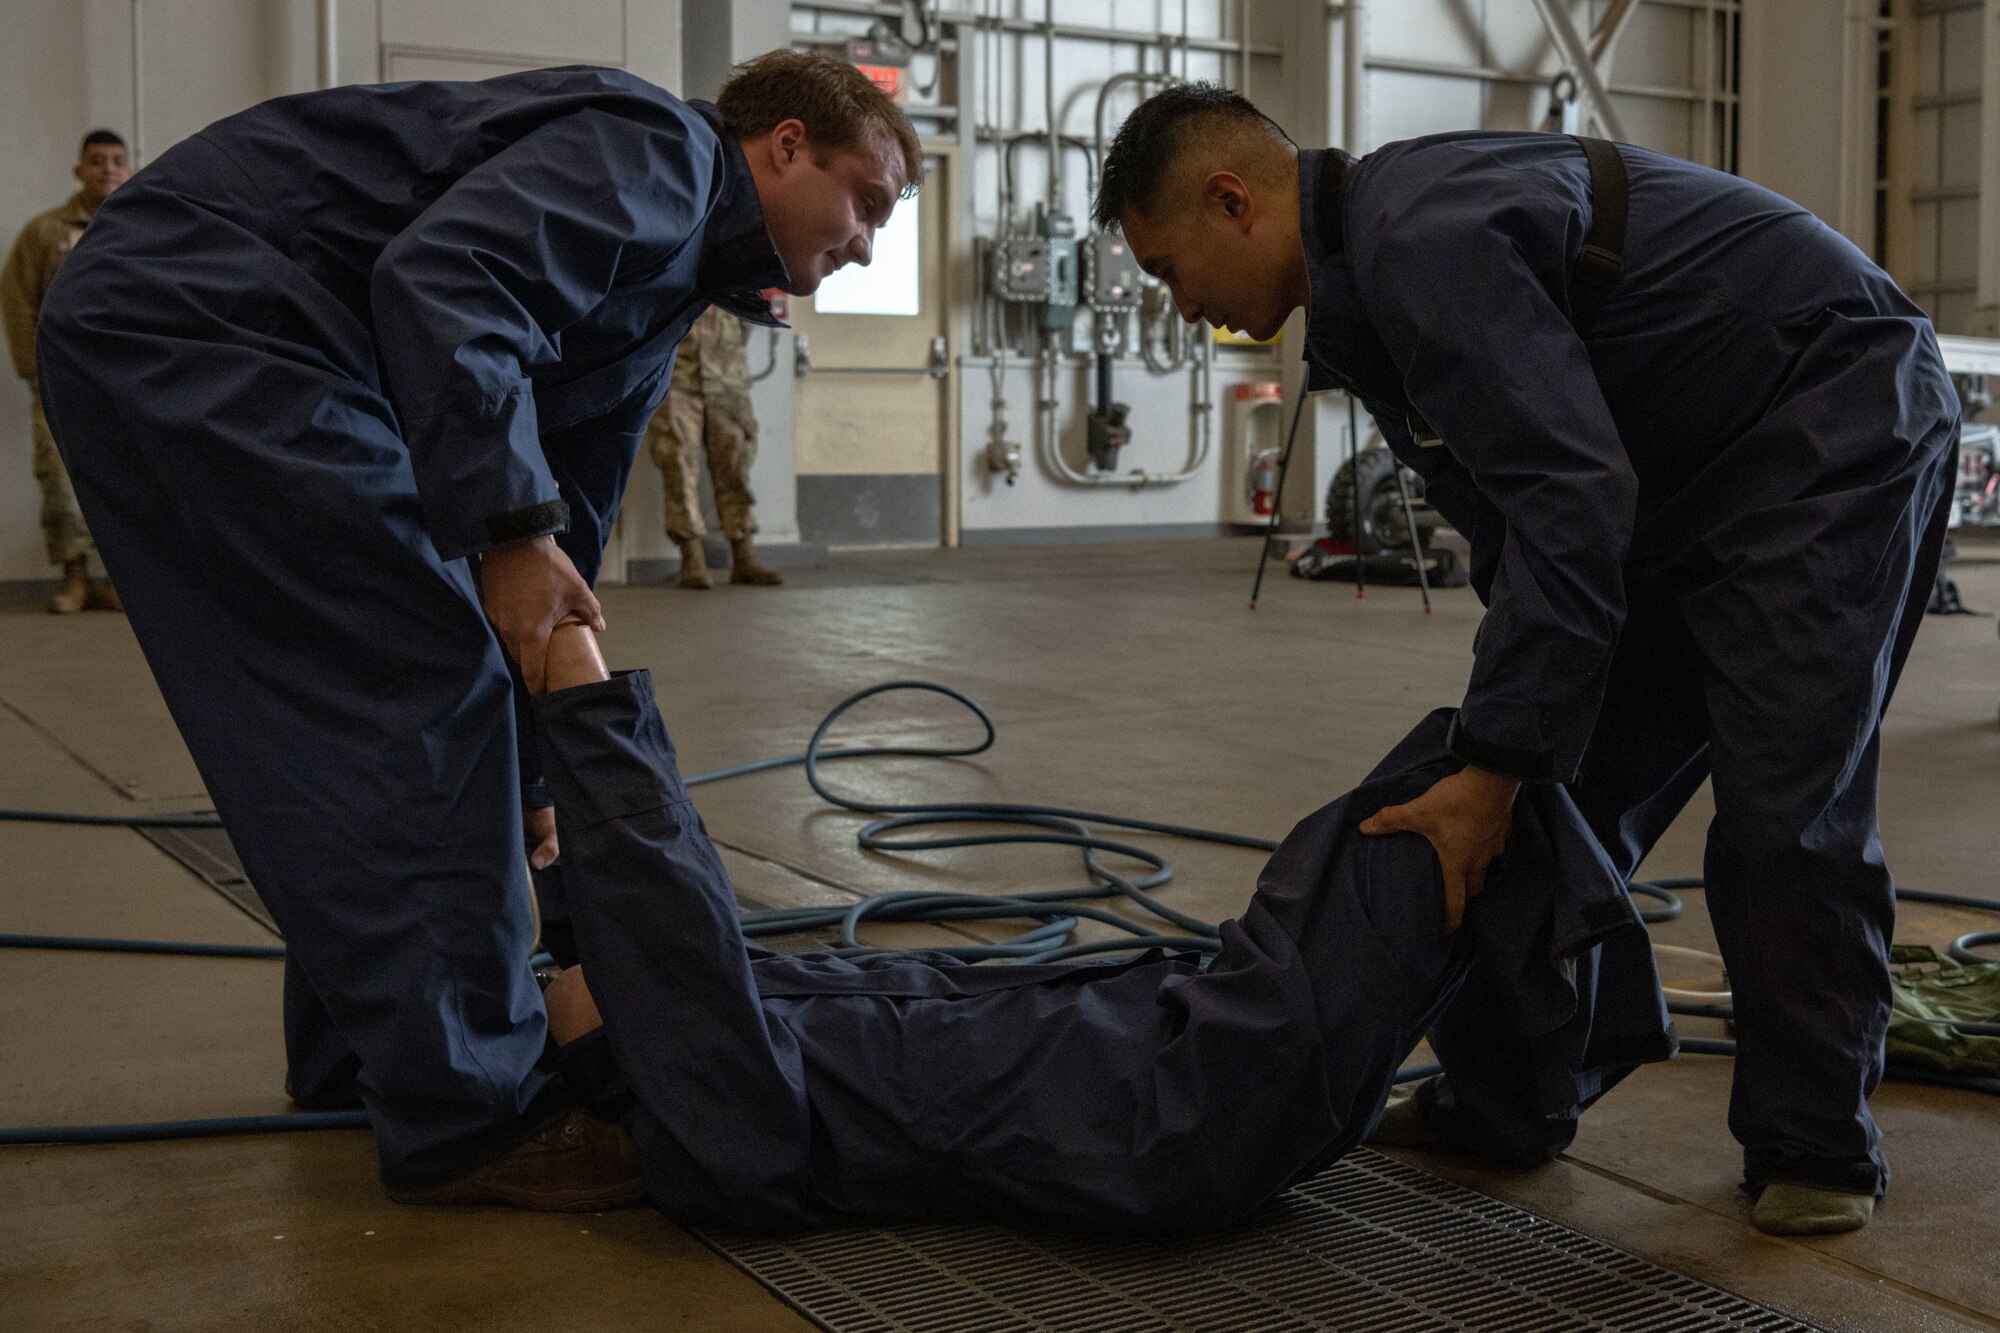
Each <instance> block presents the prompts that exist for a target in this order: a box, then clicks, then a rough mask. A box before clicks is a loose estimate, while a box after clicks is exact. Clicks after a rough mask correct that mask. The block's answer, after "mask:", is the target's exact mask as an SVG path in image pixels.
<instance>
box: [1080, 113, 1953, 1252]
mask: <svg viewBox="0 0 2000 1333" xmlns="http://www.w3.org/2000/svg"><path fill="white" fill-rule="evenodd" d="M1097 220H1098V221H1099V223H1100V224H1104V225H1112V224H1117V225H1120V226H1122V228H1123V230H1124V233H1125V236H1126V238H1127V239H1128V241H1129V242H1130V243H1131V246H1132V251H1133V254H1134V256H1135V257H1136V258H1137V259H1138V260H1139V261H1140V263H1141V265H1142V266H1143V267H1144V268H1145V269H1146V270H1147V271H1149V272H1151V273H1152V274H1154V275H1155V276H1157V277H1159V278H1161V279H1162V280H1164V281H1165V282H1166V284H1167V285H1168V287H1169V288H1170V289H1171V290H1172V292H1173V295H1174V297H1175V300H1176V301H1177V302H1178V303H1179V307H1180V311H1181V314H1182V316H1183V317H1184V318H1186V319H1188V320H1202V319H1205V320H1207V321H1208V322H1210V323H1212V324H1215V325H1218V326H1228V327H1232V328H1236V329H1239V330H1241V331H1243V332H1245V333H1248V334H1250V335H1252V336H1254V337H1258V338H1267V337H1270V336H1272V335H1273V334H1275V333H1276V332H1277V331H1278V329H1279V328H1280V327H1281V326H1282V325H1283V324H1284V322H1285V320H1286V319H1287V318H1288V317H1289V316H1290V314H1291V312H1292V311H1293V310H1295V309H1299V308H1301V307H1303V308H1304V309H1305V311H1306V329H1305V349H1304V350H1305V356H1306V359H1307V361H1308V363H1309V365H1308V370H1307V386H1308V388H1309V389H1327V388H1336V387H1337V388H1340V389H1342V390H1344V391H1346V392H1348V393H1351V394H1354V395H1355V396H1357V397H1358V398H1359V399H1360V400H1361V402H1362V404H1363V405H1364V406H1366V408H1367V409H1368V411H1369V413H1370V414H1371V415H1372V416H1373V417H1374V419H1375V421H1376V424H1377V425H1378V426H1379V427H1380V428H1381V431H1382V434H1383V436H1384V438H1385V439H1386V440H1387V442H1388V445H1389V447H1390V448H1391V449H1392V450H1394V451H1395V454H1396V456H1397V457H1398V458H1399V459H1400V460H1402V462H1404V463H1405V464H1407V465H1408V466H1410V467H1411V468H1413V469H1415V471H1416V472H1417V473H1418V474H1419V475H1420V476H1422V478H1423V480H1424V484H1425V493H1426V495H1427V496H1428V498H1429V500H1430V502H1431V503H1432V504H1433V505H1434V506H1435V507H1436V508H1437V509H1438V510H1439V511H1440V512H1441V513H1442V514H1443V515H1444V517H1445V518H1446V519H1448V520H1449V521H1450V522H1451V523H1452V525H1453V526H1454V527H1456V528H1457V529H1458V531H1459V532H1460V533H1462V534H1463V535H1464V536H1465V537H1466V538H1467V539H1468V540H1469V541H1470V543H1471V546H1472V566H1473V583H1474V586H1475V587H1476V589H1477V590H1478V592H1479V595H1480V597H1481V598H1482V600H1483V601H1484V602H1485V603H1486V605H1487V608H1488V610H1487V614H1486V618H1485V620H1484V622H1483V623H1482V624H1481V626H1480V630H1479V636H1478V640H1477V644H1476V647H1475V650H1474V655H1473V664H1472V675H1471V681H1470V683H1469V685H1468V687H1467V689H1466V693H1465V698H1464V701H1463V704H1462V706H1461V708H1460V709H1459V711H1458V714H1457V717H1456V720H1455V721H1454V723H1453V726H1452V734H1451V750H1452V752H1453V753H1454V754H1455V755H1456V756H1457V758H1458V760H1459V761H1460V766H1459V767H1458V769H1457V770H1456V771H1454V772H1452V773H1450V774H1448V775H1446V776H1444V777H1442V778H1440V779H1439V780H1438V781H1437V783H1436V784H1435V785H1434V786H1432V787H1431V788H1430V789H1429V790H1428V791H1426V792H1425V793H1423V794H1421V795H1420V796H1418V797H1417V798H1416V799H1415V800H1413V801H1409V802H1406V803H1402V804H1399V805H1397V806H1395V807H1393V808H1389V809H1385V810H1382V811H1380V812H1379V813H1377V814H1376V815H1375V817H1374V819H1373V821H1372V822H1371V823H1370V824H1369V825H1367V826H1366V827H1367V829H1368V831H1371V832H1388V831H1392V830H1411V831H1415V832H1419V833H1422V834H1424V835H1425V836H1427V837H1428V838H1429V839H1430V840H1431V842H1432V843H1433V844H1434V846H1435V847H1436V850H1437V853H1438V857H1439V860H1440V862H1441V864H1442V868H1443V872H1444V882H1445V887H1446V891H1447V894H1448V895H1449V897H1450V900H1451V907H1450V909H1449V911H1448V918H1449V919H1450V920H1451V921H1453V922H1456V920H1457V919H1458V916H1459V913H1460V911H1461V910H1462V906H1463V903H1464V900H1465V898H1466V897H1467V896H1469V895H1471V894H1476V893H1478V892H1479V891H1480V889H1481V887H1482V884H1483V882H1484V879H1485V876H1486V874H1487V867H1488V866H1489V864H1491V863H1492V862H1493V860H1494V858H1495V857H1496V856H1497V855H1498V854H1499V853H1500V852H1501V850H1502V848H1503V847H1504V846H1505V844H1506V841H1507V833H1508V827H1509V825H1508V818H1509V814H1508V812H1509V810H1510V808H1511V807H1512V806H1513V804H1514V802H1515V801H1516V799H1517V798H1518V796H1519V794H1520V793H1521V792H1522V790H1523V784H1527V786H1528V787H1529V788H1530V789H1532V788H1533V787H1534V786H1535V785H1537V784H1551V783H1554V784H1564V785H1566V786H1568V788H1569V789H1570V791H1571V793H1572V794H1573V795H1574V797H1575V799H1576V801H1577V803H1578V805H1579V807H1580V808H1581V810H1582V811H1583V813H1584V815H1585V817H1586V818H1588V820H1589V821H1590V823H1591V825H1592V827H1593V828H1594V829H1595V830H1596V832H1597V836H1598V838H1599V839H1600V841H1601V842H1602V843H1603V846H1604V848H1605V850H1606V851H1607V852H1608V853H1609V855H1610V856H1611V857H1612V859H1613V861H1614V863H1615V864H1616V865H1617V867H1618V870H1619V872H1620V873H1621V874H1624V875H1627V876H1629V875H1630V874H1631V873H1632V871H1633V870H1634V869H1635V868H1636V867H1637V866H1638V864H1639V862H1640V860H1641V859H1642V858H1643V857H1644V856H1645V854H1646V852H1647V851H1648V850H1649V849H1650V848H1651V847H1652V845H1653V843H1654V842H1655V841H1656V840H1657V839H1658V837H1659V836H1660V834H1661V833H1662V832H1663V831H1664V830H1665V829H1666V827H1667V825H1668V824H1669V823H1670V822H1671V821H1672V820H1673V818H1674V817H1675V816H1676V815H1677V814H1678V813H1679V812H1680V811H1681V809H1682V808H1683V807H1684V806H1685V805H1686V803H1687V802H1688V800H1689V798H1690V797H1691V796H1692V795H1693V794H1694V793H1695V791H1696V790H1697V789H1698V788H1699V787H1700V785H1701V783H1702V781H1703V780H1704V779H1705V778H1706V779H1709V780H1711V781H1712V782H1713V784H1714V793H1715V807H1716V813H1715V819H1714V822H1713V824H1712V825H1711V826H1710V829H1709V835H1708V850H1707V856H1706V862H1705V866H1704V876H1705V880H1706V883H1707V887H1708V907H1709V914H1710V917H1711V919H1712V921H1713V922H1714V926H1715V932H1716V937H1717V939H1718V940H1719V942H1720V945H1721V950H1722V956H1723V959H1724V961H1725V962H1726V963H1727V965H1728V969H1729V977H1730V982H1731V984H1732V987H1733V989H1734V993H1735V1010H1736V1038H1737V1047H1738V1057H1737V1062H1736V1069H1735V1085H1734V1089H1733V1093H1732V1097H1731V1102H1730V1110H1729V1124H1730V1128H1731V1130H1732V1131H1733V1132H1734V1133H1735V1135H1736V1138H1737V1139H1738V1140H1739V1141H1740V1142H1741V1144H1742V1145H1743V1151H1744V1164H1745V1170H1744V1179H1745V1186H1746V1188H1747V1189H1748V1190H1750V1191H1751V1192H1752V1193H1753V1194H1755V1195H1757V1196H1758V1197H1757V1201H1756V1204H1755V1207H1754V1209H1753V1217H1754V1219H1755V1220H1756V1222H1757V1223H1758V1225H1759V1226H1761V1227H1763V1228H1764V1229H1765V1230H1767V1231H1778V1232H1819V1231H1839V1230H1850V1229H1852V1228H1854V1227H1858V1226H1861V1225H1863V1224H1865V1223H1866V1221H1867V1220H1868V1218H1869V1216H1870V1215H1871V1214H1872V1211H1873V1208H1874V1201H1875V1199H1876V1198H1877V1197H1879V1196H1880V1194H1881V1192H1882V1190H1883V1187H1884V1185H1885V1184H1886V1182H1887V1179H1888V1165H1887V1162H1886V1161H1885V1159H1884V1157H1883V1155H1882V1152H1881V1148H1880V1138H1881V1135H1880V1132H1879V1131H1878V1130H1877V1128H1876V1126H1875V1123H1874V1120H1873V1119H1872V1117H1871V1116H1870V1114H1869V1110H1868V1096H1869V1094H1870V1093H1871V1092H1872V1091H1873V1090H1874V1088H1875V1085H1876V1083H1877V1082H1878V1081H1879V1080H1880V1078H1881V1075H1882V1064H1883V1038H1884V1033H1885V1031H1886V1028H1887V1023H1888V1017H1889V971H1888V941H1889V937H1890V934H1891V930H1892V927H1893V924H1894V917H1895V904H1894V898H1893V893H1892V885H1891V882H1890V877H1889V872H1888V870H1887V869H1886V867H1885V866H1884V864H1883V857H1882V847H1881V840H1880V836H1879V833H1878V829H1877V825H1876V815H1875V795H1876V779H1877V767H1878V760H1879V757H1880V743H1881V741H1880V731H1879V726H1880V721H1881V717H1882V712H1883V709H1884V707H1885V706H1886V705H1887V703H1888V699H1889V696H1890V692H1891V691H1892V689H1893V688H1894V685H1895V682H1896V676H1897V674H1898V672H1899V671H1900V669H1901V667H1902V665H1903V662H1904V659H1905V657H1906V655H1907V653H1908V651H1909V647H1910V642H1911V639H1912V638H1913V637H1914V636H1915V634H1916V632H1917V628H1918V624H1919V622H1920V620H1921V618H1922V613H1923V607H1924V601H1925V597H1926V594H1927V591H1928V589H1929V587H1930V583H1931V579H1932V576H1933V572H1934V570H1935V568H1936V565H1937V562H1938V558H1939V552H1940V549H1941V546H1942V542H1943V534H1944V525H1945V518H1946V505H1947V503H1948V500H1949V494H1950V484H1951V478H1952V475H1953V469H1954V466H1955V452H1956V438H1957V424H1958V401H1957V397H1956V394H1955V393H1954V391H1953V388H1952V385H1951V382H1950V380H1949V378H1948V376H1947V375H1946V373H1945V371H1944V367H1943V364H1942V361H1941V359H1940V356H1939V352H1938V348H1937V343H1936V339H1935V338H1934V336H1933V333H1932V330H1931V325H1930V321H1929V320H1927V319H1926V318H1925V317H1924V315H1923V312H1922V311H1920V310H1919V309H1918V308H1917V307H1916V306H1915V305H1914V304H1912V303H1911V302H1910V301H1909V300H1908V299H1907V298H1906V297H1905V296H1904V295H1903V294H1902V293H1901V292H1900V291H1898V290H1897V288H1896V285H1895V284H1894V283H1893V282H1892V281H1890V279H1889V277H1888V276H1887V275H1886V274H1884V273H1883V272H1882V271H1881V270H1880V269H1879V268H1877V267H1876V266H1875V265H1874V264H1872V263H1870V262H1869V260H1868V259H1867V257H1866V256H1864V255H1862V254H1861V253H1860V252H1859V251H1858V250H1856V249H1855V248H1854V247H1853V246H1852V245H1850V244H1849V243H1848V242H1847V241H1845V240H1844V239H1842V238H1841V237H1840V236H1839V235H1837V234H1836V233H1835V232H1833V231H1832V230H1831V229H1829V228H1828V227H1826V226H1825V225H1823V224H1822V223H1820V222H1819V221H1818V220H1817V219H1815V218H1814V217H1813V216H1812V215H1811V214H1809V213H1807V212H1806V211H1805V210H1804V209H1801V208H1799V207H1798V206H1796V205H1794V204H1791V203H1789V202H1787V201H1786V200H1784V199H1782V198H1779V197H1778V196H1777V195H1775V194H1772V193H1771V192H1770V191H1768V190H1764V189H1761V188H1759V187H1757V186H1755V185H1752V184H1750V183H1749V182H1747V181H1743V180H1740V179H1737V178H1736V177H1733V176H1728V175H1724V174H1722V173H1720V172H1716V171H1711V170H1708V169H1706V168H1703V167H1698V166H1695V165H1693V164H1691V163H1688V162H1684V161H1680V160H1678V159H1676V158H1672V157H1668V156H1666V155H1664V154H1661V153H1656V152H1650V151H1647V150H1645V149H1642V148H1634V147H1631V146H1629V145H1615V146H1614V145H1609V144H1604V143H1602V142H1601V141H1595V142H1590V143H1580V142H1579V141H1578V140H1576V139H1572V138H1569V137H1566V136H1559V135H1545V134H1512V133H1456V134H1440V135H1434V136H1431V137H1429V138H1425V139H1417V140H1413V141H1410V142H1405V143H1392V144H1388V145H1385V146H1384V147H1382V148H1380V149H1378V150H1377V151H1375V152H1373V153H1371V154H1369V155H1368V156H1367V157H1366V158H1363V159H1361V160H1360V162H1359V163H1355V162H1353V160H1352V159H1349V158H1347V157H1346V156H1345V155H1344V154H1341V153H1338V152H1319V151H1301V150H1299V149H1298V148H1297V147H1296V146H1294V145H1293V144H1292V143H1291V141H1290V140H1289V139H1287V138H1286V136H1285V135H1284V134H1283V132H1282V131H1280V130H1279V129H1278V128H1277V126H1276V125H1274V124H1272V123H1271V122H1270V121H1269V120H1267V119H1265V118H1264V117H1263V116H1262V115H1260V114H1259V113H1258V112H1257V110H1256V108H1255V107H1253V106H1252V105H1251V104H1250V103H1249V102H1248V101H1246V100H1245V99H1243V98H1242V97H1241V96H1239V95H1237V94H1235V93H1232V92H1228V91H1225V90H1222V89H1218V88H1214V87H1212V86H1208V85H1190V86H1183V87H1179V88H1174V89H1169V90H1167V91H1164V92H1161V93H1160V94H1158V95H1157V96H1155V97H1153V98H1151V99H1149V100H1148V101H1147V102H1146V103H1144V104H1143V105H1142V106H1141V107H1140V108H1139V109H1138V110H1137V111H1136V112H1135V113H1134V114H1133V116H1132V117H1131V119H1130V120H1128V121H1127V122H1126V124H1125V125H1124V126H1123V127H1122V128H1121V130H1120V131H1119V134H1118V136H1117V141H1116V142H1115V143H1114V144H1113V146H1112V148H1111V150H1110V152H1109V155H1108V158H1107V161H1106V162H1105V164H1104V168H1103V186H1102V190H1101V192H1100V194H1099V198H1098V205H1097ZM1620 233H1622V234H1620ZM1611 961H1612V960H1610V959H1607V960H1606V965H1607V966H1608V965H1610V963H1611ZM1492 989H1493V988H1492V986H1491V985H1490V984H1489V983H1488V982H1487V981H1485V980H1483V979H1481V978H1480V977H1478V976H1475V977H1474V979H1473V980H1472V981H1471V982H1469V983H1468V984H1467V986H1466V987H1465V988H1464V989H1462V990H1461V991H1460V992H1459V994H1458V998H1457V1000H1456V1001H1455V1002H1454V1004H1453V1005H1452V1006H1451V1008H1450V1009H1448V1010H1447V1011H1446V1012H1445V1013H1444V1014H1443V1016H1442V1017H1441V1018H1440V1019H1439V1021H1438V1022H1437V1023H1436V1024H1435V1025H1434V1026H1433V1028H1432V1030H1431V1037H1432V1040H1433V1042H1434V1044H1435V1046H1436V1048H1437V1051H1438V1054H1439V1057H1440V1059H1441V1061H1442V1063H1443V1065H1444V1069H1445V1072H1444V1074H1443V1076H1442V1077H1441V1078H1440V1079H1438V1080H1436V1081H1434V1082H1432V1083H1429V1084H1426V1085H1424V1086H1423V1087H1421V1088H1420V1089H1419V1091H1418V1094H1417V1096H1416V1097H1415V1098H1414V1099H1412V1100H1411V1101H1410V1102H1409V1103H1407V1104H1406V1105H1404V1106H1402V1107H1399V1108H1398V1110H1397V1111H1396V1112H1395V1113H1394V1114H1393V1115H1392V1117H1391V1119H1390V1121H1389V1123H1388V1125H1387V1127H1386V1128H1387V1130H1388V1131H1389V1134H1390V1136H1392V1137H1395V1138H1397V1139H1399V1141H1410V1142H1429V1143H1433V1144H1437V1143H1451V1144H1455V1145H1458V1146H1463V1147H1468V1148H1472V1149H1474V1150H1477V1151H1483V1152H1485V1153H1487V1154H1488V1155H1490V1156H1495V1157H1499V1158H1503V1159H1507V1160H1513V1161H1523V1162H1534V1161H1541V1160H1546V1159H1547V1158H1548V1157H1551V1156H1553V1155H1554V1154H1555V1153H1556V1152H1558V1151H1560V1150H1561V1149H1562V1148H1563V1147H1564V1146H1566V1145H1567V1144H1568V1142H1569V1141H1570V1138H1571V1136H1572V1135H1573V1133H1574V1131H1575V1115H1576V1112H1577V1111H1578V1110H1580V1109H1581V1106H1582V1105H1584V1104H1587V1103H1588V1101H1589V1100H1590V1098H1589V1097H1585V1098H1584V1099H1583V1100H1582V1102H1580V1103H1579V1105H1578V1106H1575V1107H1570V1108H1566V1109H1565V1110H1563V1111H1562V1112H1561V1113H1559V1114H1550V1113H1549V1112H1550V1109H1551V1108H1548V1107H1546V1106H1538V1105H1536V1104H1535V1100H1534V1098H1533V1097H1532V1096H1531V1095H1530V1087H1529V1081H1528V1080H1526V1079H1525V1078H1524V1076H1523V1071H1524V1069H1525V1067H1526V1066H1525V1064H1524V1062H1523V1061H1522V1059H1521V1058H1520V1053H1519V1052H1518V1051H1517V1050H1516V1049H1515V1048H1514V1046H1513V1045H1512V1044H1511V1043H1510V1042H1509V1041H1508V1040H1507V1039H1506V1037H1505V1034H1504V1033H1501V1032H1497V1031H1495V1030H1494V1025H1493V1024H1492V1022H1491V1021H1490V1015H1491V1014H1492V1013H1494V1012H1495V1006H1494V1003H1493V1002H1494V1000H1495V998H1496V997H1495V996H1494V995H1493V994H1492V993H1491V992H1492ZM1613 1077H1614V1078H1615V1075H1614V1076H1613ZM1607 1082H1608V1081H1607ZM1595 1091H1596V1092H1601V1091H1602V1088H1601V1087H1600V1088H1598V1089H1596V1090H1595ZM1593 1095H1594V1093H1593Z"/></svg>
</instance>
